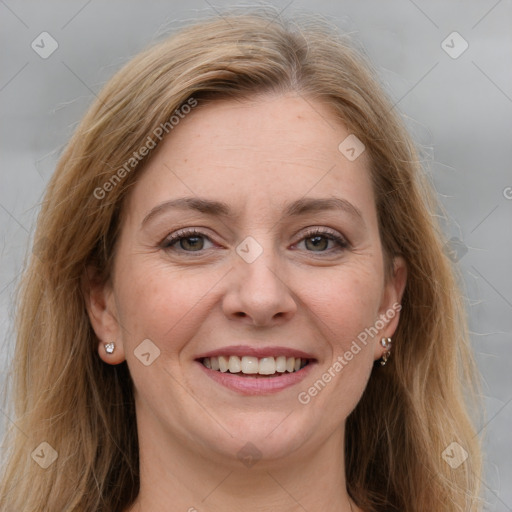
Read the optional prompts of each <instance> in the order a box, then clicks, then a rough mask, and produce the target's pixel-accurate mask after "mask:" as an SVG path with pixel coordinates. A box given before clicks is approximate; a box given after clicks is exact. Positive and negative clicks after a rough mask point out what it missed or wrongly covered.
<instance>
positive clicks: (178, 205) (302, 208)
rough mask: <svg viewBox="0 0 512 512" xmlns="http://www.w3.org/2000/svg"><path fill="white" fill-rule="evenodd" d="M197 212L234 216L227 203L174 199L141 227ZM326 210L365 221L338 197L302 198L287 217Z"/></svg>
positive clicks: (202, 199) (287, 208)
mask: <svg viewBox="0 0 512 512" xmlns="http://www.w3.org/2000/svg"><path fill="white" fill-rule="evenodd" d="M173 209H175V210H195V211H198V212H200V213H205V214H207V215H212V216H214V217H229V216H233V215H234V213H233V212H232V210H231V208H230V207H229V205H228V204H227V203H224V202H222V201H213V200H210V199H205V198H201V197H181V198H179V199H172V200H170V201H165V202H164V203H161V204H159V205H157V206H155V207H154V208H153V209H152V210H151V211H150V212H149V213H148V214H147V215H146V216H145V217H144V220H143V221H142V224H141V227H143V226H144V225H146V224H147V223H148V222H149V221H150V220H151V219H153V218H154V217H157V216H158V215H160V214H162V213H164V212H166V211H168V210H173ZM325 210H338V211H343V212H345V213H348V214H349V215H351V216H352V217H354V218H355V219H357V220H359V221H363V222H364V219H363V214H362V213H361V210H359V209H358V208H357V207H356V206H354V205H353V204H352V203H350V202H349V201H347V200H346V199H341V198H338V197H326V198H302V199H298V200H297V201H293V202H292V203H290V204H288V205H287V207H286V209H285V211H284V216H285V217H296V216H300V215H304V214H307V213H313V212H319V211H325Z"/></svg>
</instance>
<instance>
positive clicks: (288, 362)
mask: <svg viewBox="0 0 512 512" xmlns="http://www.w3.org/2000/svg"><path fill="white" fill-rule="evenodd" d="M311 361H312V360H311V359H305V358H302V357H287V356H284V355H280V356H270V357H261V358H259V357H254V356H242V357H239V356H236V355H223V356H213V357H203V358H202V359H200V362H201V364H202V365H203V366H204V367H205V368H208V369H209V370H213V371H217V372H221V373H229V374H233V375H239V376H242V377H252V378H258V377H276V376H280V375H282V374H285V373H295V372H298V371H300V370H302V369H303V368H304V367H306V366H307V365H308V364H310V362H311Z"/></svg>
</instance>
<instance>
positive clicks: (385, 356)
mask: <svg viewBox="0 0 512 512" xmlns="http://www.w3.org/2000/svg"><path fill="white" fill-rule="evenodd" d="M391 342H392V340H391V338H382V339H381V340H380V344H381V345H382V346H383V347H384V348H385V349H386V352H384V354H382V359H381V361H380V364H381V365H382V366H384V365H385V364H386V363H387V360H388V358H389V355H390V354H391V344H392V343H391Z"/></svg>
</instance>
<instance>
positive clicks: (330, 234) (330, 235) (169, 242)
mask: <svg viewBox="0 0 512 512" xmlns="http://www.w3.org/2000/svg"><path fill="white" fill-rule="evenodd" d="M316 236H323V237H325V238H327V239H328V240H332V241H333V242H336V243H337V244H338V247H337V248H334V249H330V250H326V251H318V252H319V253H320V254H322V253H324V254H325V253H331V252H333V251H336V252H337V251H341V250H345V249H348V248H349V247H350V243H349V242H348V241H347V240H346V239H345V238H344V237H341V236H340V235H338V234H337V233H336V232H335V231H332V230H329V229H326V228H313V229H310V230H309V231H307V232H306V233H305V234H304V236H303V237H302V238H301V239H300V240H299V242H302V241H304V240H306V239H308V238H314V237H316ZM192 237H204V238H206V239H208V240H210V238H209V237H208V236H207V235H206V234H205V233H202V232H201V231H198V230H196V229H184V230H181V231H177V232H175V233H173V234H171V235H169V236H168V237H167V238H166V239H165V240H164V241H163V242H162V244H161V247H162V249H165V250H171V249H172V246H173V245H175V244H177V243H178V242H180V241H181V240H184V239H186V238H192ZM210 241H211V240H210ZM299 242H297V243H299ZM181 252H186V253H194V252H197V253H202V252H203V250H202V249H201V250H199V251H186V250H182V251H181ZM308 252H312V253H315V252H317V251H308Z"/></svg>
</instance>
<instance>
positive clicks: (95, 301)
mask: <svg viewBox="0 0 512 512" xmlns="http://www.w3.org/2000/svg"><path fill="white" fill-rule="evenodd" d="M82 288H83V293H84V299H85V304H86V308H87V313H88V315H89V320H90V322H91V325H92V328H93V329H94V332H95V333H96V336H97V338H98V340H99V343H98V355H99V356H100V358H101V359H102V360H103V361H105V363H108V364H119V363H122V362H123V361H124V360H125V355H124V348H123V343H122V337H121V328H120V326H119V322H118V320H117V310H116V303H115V298H114V292H113V289H112V285H111V283H110V281H109V282H103V281H101V280H100V279H98V277H97V274H96V272H95V271H94V270H93V269H92V268H87V270H86V273H85V278H84V281H83V285H82ZM111 342H114V344H115V348H114V352H113V353H112V354H109V353H107V351H106V350H105V346H104V344H105V343H111Z"/></svg>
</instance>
